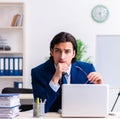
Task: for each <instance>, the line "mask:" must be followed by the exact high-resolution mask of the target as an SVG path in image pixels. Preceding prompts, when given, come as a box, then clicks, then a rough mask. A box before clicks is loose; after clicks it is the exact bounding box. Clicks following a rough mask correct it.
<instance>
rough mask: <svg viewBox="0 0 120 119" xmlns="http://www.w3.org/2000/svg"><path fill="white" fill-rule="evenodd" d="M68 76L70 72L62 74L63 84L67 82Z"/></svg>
mask: <svg viewBox="0 0 120 119" xmlns="http://www.w3.org/2000/svg"><path fill="white" fill-rule="evenodd" d="M67 77H68V74H67V73H64V74H63V75H62V78H61V84H67Z"/></svg>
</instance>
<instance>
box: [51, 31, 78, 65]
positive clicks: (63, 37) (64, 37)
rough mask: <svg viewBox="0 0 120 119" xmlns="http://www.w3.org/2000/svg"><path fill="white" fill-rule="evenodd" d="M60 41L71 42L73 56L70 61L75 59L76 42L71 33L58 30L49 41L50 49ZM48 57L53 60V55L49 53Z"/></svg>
mask: <svg viewBox="0 0 120 119" xmlns="http://www.w3.org/2000/svg"><path fill="white" fill-rule="evenodd" d="M61 42H71V43H72V45H73V50H75V57H74V58H73V59H72V63H73V62H74V61H76V54H77V42H76V39H75V37H74V36H73V35H71V34H70V33H67V32H60V33H58V34H57V35H55V36H54V38H53V39H52V41H51V43H50V51H51V49H54V46H55V45H56V44H59V43H61ZM50 59H51V60H53V56H52V55H51V54H50Z"/></svg>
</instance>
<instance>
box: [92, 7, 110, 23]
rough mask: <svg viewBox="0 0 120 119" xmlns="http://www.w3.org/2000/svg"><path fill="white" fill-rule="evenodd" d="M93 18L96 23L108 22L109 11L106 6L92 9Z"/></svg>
mask: <svg viewBox="0 0 120 119" xmlns="http://www.w3.org/2000/svg"><path fill="white" fill-rule="evenodd" d="M91 16H92V18H93V20H94V21H96V22H98V23H102V22H104V21H106V20H107V18H108V16H109V10H108V9H107V7H105V6H104V5H97V6H95V7H94V8H93V9H92V12H91Z"/></svg>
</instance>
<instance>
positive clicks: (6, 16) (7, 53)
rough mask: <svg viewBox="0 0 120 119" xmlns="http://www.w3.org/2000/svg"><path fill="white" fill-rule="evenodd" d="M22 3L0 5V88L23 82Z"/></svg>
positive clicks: (23, 17)
mask: <svg viewBox="0 0 120 119" xmlns="http://www.w3.org/2000/svg"><path fill="white" fill-rule="evenodd" d="M24 19H25V14H24V3H22V2H12V3H11V2H9V3H8V2H4V3H3V2H2V3H0V88H1V89H2V88H4V87H13V86H14V82H24V59H25V56H24V53H25V48H24V42H25V38H24V31H25V30H24V29H25V27H24Z"/></svg>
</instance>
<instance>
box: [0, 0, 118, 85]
mask: <svg viewBox="0 0 120 119" xmlns="http://www.w3.org/2000/svg"><path fill="white" fill-rule="evenodd" d="M1 1H3V2H5V1H6V0H0V2H1ZM7 1H14V2H16V1H23V2H25V3H26V79H25V84H24V86H25V87H31V76H30V71H31V68H33V67H35V66H36V65H38V64H40V63H42V62H43V61H44V60H45V57H48V56H49V43H50V41H51V39H52V38H53V36H54V35H55V34H56V33H58V32H61V31H67V32H70V33H72V34H73V35H74V36H75V37H76V38H79V39H81V40H83V41H84V42H85V43H86V44H88V55H90V56H92V61H93V63H94V65H95V64H96V45H95V44H96V35H102V34H103V35H104V34H106V35H107V34H120V14H119V11H120V7H119V6H120V0H7ZM97 4H103V5H105V6H106V7H107V8H108V9H109V11H110V16H109V18H108V20H107V21H106V22H104V23H96V22H94V21H93V20H92V18H91V10H92V8H93V7H94V6H95V5H97Z"/></svg>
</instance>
